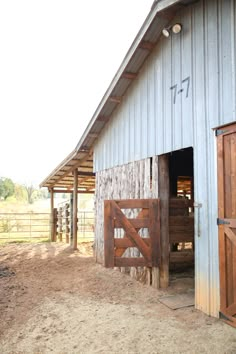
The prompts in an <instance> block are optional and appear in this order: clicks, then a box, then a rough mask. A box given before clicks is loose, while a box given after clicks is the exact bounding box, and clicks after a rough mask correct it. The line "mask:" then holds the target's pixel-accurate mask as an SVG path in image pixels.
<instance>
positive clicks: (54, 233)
mask: <svg viewBox="0 0 236 354" xmlns="http://www.w3.org/2000/svg"><path fill="white" fill-rule="evenodd" d="M53 225H54V230H53V235H54V236H53V239H54V241H55V242H56V241H57V236H58V211H57V208H54V209H53Z"/></svg>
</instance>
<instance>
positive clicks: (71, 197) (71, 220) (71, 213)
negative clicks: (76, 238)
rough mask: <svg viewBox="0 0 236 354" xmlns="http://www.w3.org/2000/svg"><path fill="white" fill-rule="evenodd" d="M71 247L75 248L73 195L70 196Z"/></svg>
mask: <svg viewBox="0 0 236 354" xmlns="http://www.w3.org/2000/svg"><path fill="white" fill-rule="evenodd" d="M70 246H71V247H73V193H71V194H70Z"/></svg>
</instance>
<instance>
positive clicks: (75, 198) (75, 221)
mask: <svg viewBox="0 0 236 354" xmlns="http://www.w3.org/2000/svg"><path fill="white" fill-rule="evenodd" d="M77 189H78V169H77V168H76V169H75V170H74V191H73V248H74V250H77V232H78V219H77V214H78V195H77Z"/></svg>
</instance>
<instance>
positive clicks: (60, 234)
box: [58, 207, 63, 242]
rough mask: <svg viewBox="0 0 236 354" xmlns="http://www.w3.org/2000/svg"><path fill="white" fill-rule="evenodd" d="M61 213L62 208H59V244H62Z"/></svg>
mask: <svg viewBox="0 0 236 354" xmlns="http://www.w3.org/2000/svg"><path fill="white" fill-rule="evenodd" d="M62 213H63V208H62V207H60V208H59V210H58V226H59V229H58V233H59V241H60V242H62V230H63V227H62V221H63V216H62Z"/></svg>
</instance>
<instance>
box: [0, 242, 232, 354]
mask: <svg viewBox="0 0 236 354" xmlns="http://www.w3.org/2000/svg"><path fill="white" fill-rule="evenodd" d="M180 288H181V287H179V285H178V282H175V285H174V286H172V288H171V289H170V292H172V293H173V292H174V291H179V289H180ZM163 294H164V292H163V291H157V290H155V289H153V288H151V287H148V286H145V285H142V284H140V283H138V282H137V281H135V280H132V279H131V278H130V277H129V276H127V275H125V274H122V273H120V272H119V271H117V270H112V269H105V268H103V267H102V266H101V265H98V264H95V262H94V259H93V257H92V250H91V248H90V247H89V246H88V245H82V246H81V247H80V250H79V251H76V252H73V251H72V250H71V249H70V248H68V246H66V245H63V244H49V243H45V244H10V245H6V246H1V247H0V353H1V354H5V353H12V354H13V353H14V354H15V353H30V354H36V353H37V354H39V353H65V354H67V353H196V354H199V353H214V354H216V353H236V329H234V328H232V327H230V326H228V325H226V324H225V323H223V322H221V321H219V320H217V319H214V318H210V317H208V316H205V315H204V314H203V313H201V312H199V311H197V310H195V309H194V308H193V307H189V308H184V309H179V310H175V311H174V310H170V309H169V308H167V307H166V306H164V305H162V304H161V303H160V302H159V300H158V299H159V297H160V296H162V295H163Z"/></svg>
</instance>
